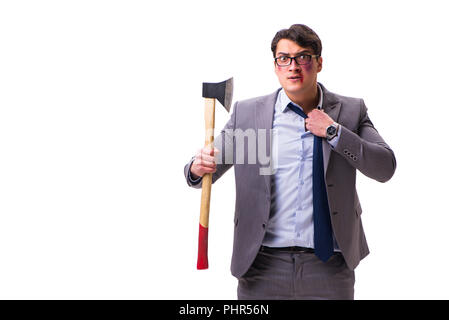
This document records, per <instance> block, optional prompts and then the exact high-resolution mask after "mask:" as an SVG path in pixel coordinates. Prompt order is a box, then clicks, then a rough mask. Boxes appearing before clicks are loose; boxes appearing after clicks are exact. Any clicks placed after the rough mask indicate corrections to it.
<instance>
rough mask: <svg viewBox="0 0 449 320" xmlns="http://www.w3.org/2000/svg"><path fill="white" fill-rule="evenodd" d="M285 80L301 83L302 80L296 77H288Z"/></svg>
mask: <svg viewBox="0 0 449 320" xmlns="http://www.w3.org/2000/svg"><path fill="white" fill-rule="evenodd" d="M287 79H288V80H291V81H301V80H302V76H299V75H296V76H291V77H288V78H287Z"/></svg>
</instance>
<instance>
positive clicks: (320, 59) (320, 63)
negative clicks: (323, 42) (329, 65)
mask: <svg viewBox="0 0 449 320" xmlns="http://www.w3.org/2000/svg"><path fill="white" fill-rule="evenodd" d="M317 62H318V66H317V72H320V71H321V69H323V57H321V56H320V57H319V58H318V61H317Z"/></svg>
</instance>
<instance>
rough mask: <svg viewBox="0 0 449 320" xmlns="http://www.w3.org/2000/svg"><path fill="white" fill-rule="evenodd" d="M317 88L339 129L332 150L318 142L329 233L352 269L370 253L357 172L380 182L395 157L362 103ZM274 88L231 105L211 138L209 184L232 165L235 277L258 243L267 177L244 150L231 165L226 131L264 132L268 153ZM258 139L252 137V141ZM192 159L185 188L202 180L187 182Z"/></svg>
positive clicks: (266, 206)
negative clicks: (216, 155) (213, 162)
mask: <svg viewBox="0 0 449 320" xmlns="http://www.w3.org/2000/svg"><path fill="white" fill-rule="evenodd" d="M319 85H320V86H321V88H322V89H323V110H324V112H326V113H327V114H328V115H329V116H330V117H331V118H332V119H334V121H336V122H338V123H339V124H340V125H341V126H342V129H341V135H340V138H339V142H338V145H337V147H336V148H335V149H332V148H331V146H330V145H329V144H328V143H327V142H323V161H324V168H325V177H326V185H327V194H328V200H329V208H330V213H331V221H332V228H333V232H334V235H335V238H336V240H337V243H338V246H339V248H340V249H341V251H342V254H343V256H344V259H345V261H346V263H347V265H348V267H349V268H351V269H354V268H355V267H356V266H357V265H358V264H359V262H360V260H361V259H363V258H364V257H365V256H366V255H367V254H368V253H369V250H368V246H367V243H366V239H365V234H364V232H363V227H362V221H361V218H360V215H361V213H362V208H361V206H360V202H359V199H358V196H357V191H356V169H358V170H359V171H360V172H362V173H363V174H364V175H366V176H368V177H370V178H372V179H375V180H377V181H380V182H385V181H388V180H389V179H390V178H391V177H392V176H393V174H394V171H395V169H396V159H395V156H394V153H393V150H391V148H390V147H389V146H388V145H387V144H386V143H385V141H384V140H383V139H382V137H381V136H380V135H379V133H378V132H377V130H376V129H375V128H374V126H373V124H372V122H371V121H370V119H369V117H368V114H367V108H366V106H365V104H364V102H363V100H362V99H356V98H350V97H344V96H340V95H337V94H334V93H332V92H330V91H328V90H326V89H325V88H324V86H323V85H322V84H319ZM279 90H280V89H278V90H277V91H276V92H274V93H272V94H270V95H267V96H263V97H257V98H253V99H249V100H245V101H239V102H236V103H235V104H234V109H233V113H232V115H231V118H230V120H229V121H228V123H227V124H226V126H225V127H224V128H223V130H222V131H221V134H220V135H219V136H218V137H216V139H215V147H216V148H218V149H219V150H220V155H221V157H222V158H221V164H218V165H217V171H216V172H215V173H214V174H213V182H215V181H217V179H218V178H220V177H221V176H222V175H223V174H224V173H225V172H226V171H227V170H228V169H229V168H230V167H231V166H234V173H235V184H236V203H235V213H234V247H233V254H232V262H231V272H232V274H233V275H234V276H235V277H237V278H240V277H241V276H243V275H244V274H245V273H246V271H247V270H248V269H249V267H250V266H251V264H252V262H253V261H254V259H255V257H256V255H257V253H258V251H259V248H260V246H261V244H262V240H263V238H264V235H265V229H266V226H267V223H268V219H269V216H270V204H271V203H270V202H271V180H272V179H271V176H270V175H261V174H260V172H261V171H260V168H261V167H262V166H263V165H266V164H265V163H261V162H260V161H259V160H257V161H256V163H255V164H251V163H248V155H247V154H246V152H247V151H246V150H245V161H244V163H243V164H237V163H236V162H235V160H236V159H235V158H236V150H235V148H236V144H235V141H236V140H235V137H232V136H230V135H231V133H230V132H232V130H235V129H241V130H243V131H245V130H247V129H252V130H258V129H266V137H264V138H265V143H266V149H265V150H270V148H269V147H270V138H269V134H270V129H271V128H272V125H273V114H274V105H275V102H276V98H277V95H278V92H279ZM227 129H228V130H227ZM262 132H263V130H262ZM262 137H263V136H257V135H256V139H257V140H260V139H262ZM231 150H232V152H233V155H232V157H233V159H234V162H233V163H226V161H225V159H226V152H228V153H229V152H231ZM193 160H194V158H192V159H191V160H190V161H189V163H187V164H186V166H185V168H184V174H185V176H186V179H187V183H188V184H189V185H190V186H192V187H195V188H201V182H200V183H198V184H196V185H193V184H192V183H191V182H190V180H189V179H188V173H189V169H190V166H191V164H192V162H193ZM227 162H230V161H227ZM250 162H251V161H250Z"/></svg>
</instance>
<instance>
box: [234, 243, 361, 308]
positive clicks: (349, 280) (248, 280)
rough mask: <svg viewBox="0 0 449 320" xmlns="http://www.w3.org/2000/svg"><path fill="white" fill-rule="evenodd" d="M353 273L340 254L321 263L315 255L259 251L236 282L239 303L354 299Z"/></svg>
mask: <svg viewBox="0 0 449 320" xmlns="http://www.w3.org/2000/svg"><path fill="white" fill-rule="evenodd" d="M354 283H355V276H354V271H353V270H350V269H349V268H348V267H347V265H346V262H345V260H344V259H343V256H342V254H341V253H335V254H334V255H333V256H332V257H331V258H330V259H329V260H328V261H327V262H322V261H321V260H320V259H318V257H317V256H315V254H314V253H291V252H282V251H277V250H272V249H270V250H266V249H265V250H261V251H259V253H258V255H257V257H256V259H255V260H254V262H253V264H252V266H251V267H250V269H249V270H248V272H246V273H245V274H244V275H243V277H242V278H240V279H239V281H238V288H237V296H238V299H239V300H251V299H260V300H263V299H270V300H279V299H280V300H292V299H307V300H312V299H336V300H348V299H349V300H353V299H354Z"/></svg>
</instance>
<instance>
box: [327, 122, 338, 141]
mask: <svg viewBox="0 0 449 320" xmlns="http://www.w3.org/2000/svg"><path fill="white" fill-rule="evenodd" d="M338 126H339V124H338V123H336V122H334V123H332V124H331V125H330V126H329V127H327V128H326V139H327V140H329V141H330V140H332V139H333V138H335V137H336V136H337V133H338Z"/></svg>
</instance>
